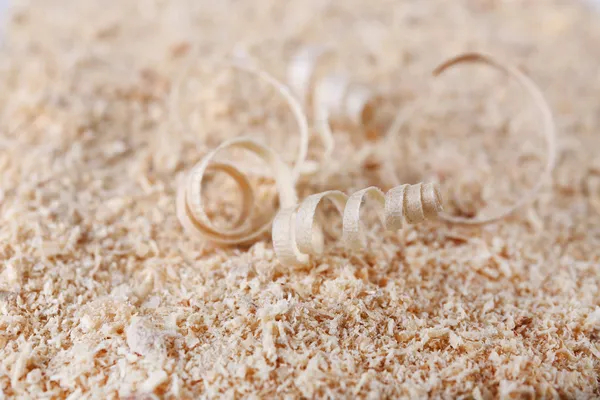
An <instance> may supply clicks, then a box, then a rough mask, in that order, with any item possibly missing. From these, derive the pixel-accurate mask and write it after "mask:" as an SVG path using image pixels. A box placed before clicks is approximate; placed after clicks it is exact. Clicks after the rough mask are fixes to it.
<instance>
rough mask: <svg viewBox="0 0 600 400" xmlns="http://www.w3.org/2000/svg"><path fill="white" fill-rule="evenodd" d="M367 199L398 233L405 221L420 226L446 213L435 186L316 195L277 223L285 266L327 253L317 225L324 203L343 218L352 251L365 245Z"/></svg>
mask: <svg viewBox="0 0 600 400" xmlns="http://www.w3.org/2000/svg"><path fill="white" fill-rule="evenodd" d="M366 197H371V198H373V199H374V200H375V201H376V203H377V205H378V206H380V207H381V208H383V209H384V215H383V220H384V224H385V227H386V229H388V230H392V231H397V230H398V229H400V228H402V225H403V222H404V221H406V222H408V223H410V224H416V223H420V222H423V221H425V220H428V219H435V218H436V217H437V216H438V213H439V212H440V211H441V210H442V204H441V203H442V201H441V196H440V193H439V189H438V188H437V187H436V186H435V185H433V184H422V183H419V184H417V185H401V186H397V187H395V188H393V189H391V190H390V191H388V192H387V193H385V194H384V193H383V192H382V191H381V189H379V188H377V187H374V186H372V187H369V188H366V189H363V190H359V191H358V192H356V193H353V194H352V195H351V196H347V195H345V194H344V193H342V192H340V191H337V190H329V191H326V192H322V193H318V194H313V195H310V196H308V197H307V198H306V199H304V200H303V201H302V202H301V203H300V205H297V206H294V207H291V208H283V209H282V210H281V211H280V212H279V213H278V214H277V216H276V217H275V220H274V222H273V234H272V236H273V250H274V251H275V254H276V255H277V258H279V261H281V262H282V263H283V264H287V265H303V264H307V263H308V260H309V259H308V255H311V254H320V253H322V251H323V234H322V232H321V231H320V228H319V226H318V224H317V222H316V213H317V207H318V206H319V203H320V202H321V201H322V200H325V199H328V200H330V201H332V202H333V204H334V205H335V207H336V208H337V211H338V212H339V213H340V214H342V215H343V225H342V234H343V241H344V243H345V244H346V246H347V247H349V248H350V249H351V250H360V249H361V248H362V247H363V246H364V243H363V238H362V231H363V229H362V227H361V208H362V207H363V205H364V204H365V199H366Z"/></svg>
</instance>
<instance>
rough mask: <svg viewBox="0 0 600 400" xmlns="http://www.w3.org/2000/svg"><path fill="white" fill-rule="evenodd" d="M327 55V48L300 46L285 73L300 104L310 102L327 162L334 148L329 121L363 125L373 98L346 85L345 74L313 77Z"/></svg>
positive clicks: (368, 91) (362, 88)
mask: <svg viewBox="0 0 600 400" xmlns="http://www.w3.org/2000/svg"><path fill="white" fill-rule="evenodd" d="M328 54H330V49H329V47H327V46H307V47H304V48H302V49H300V50H299V51H298V52H297V53H296V55H295V56H294V57H293V58H292V61H291V62H290V64H289V66H288V71H287V80H288V84H289V86H290V87H291V88H292V90H293V91H294V93H295V94H296V95H297V96H298V97H299V99H300V101H302V102H303V103H305V104H307V105H310V104H311V103H312V106H313V113H314V116H315V118H316V123H317V128H318V130H317V132H318V134H319V136H320V139H321V141H322V142H323V146H324V148H325V149H324V154H323V157H322V159H328V157H330V156H331V154H332V153H333V148H334V139H333V134H332V132H331V127H330V125H329V120H330V118H338V119H339V118H347V119H348V120H350V121H351V122H352V123H354V124H357V125H358V124H364V123H365V119H366V118H365V116H366V115H367V110H368V108H369V106H370V105H371V104H372V102H373V101H374V99H375V98H376V97H377V96H376V95H375V93H374V92H373V91H372V90H371V89H369V88H368V87H366V86H364V85H359V84H356V83H352V82H350V80H349V79H348V77H347V76H345V75H341V74H329V75H326V76H324V77H318V76H316V74H315V70H316V68H317V66H318V64H319V61H320V60H321V59H322V58H323V57H324V56H325V55H328Z"/></svg>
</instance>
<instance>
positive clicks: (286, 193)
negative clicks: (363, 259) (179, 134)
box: [172, 48, 556, 265]
mask: <svg viewBox="0 0 600 400" xmlns="http://www.w3.org/2000/svg"><path fill="white" fill-rule="evenodd" d="M323 52H324V50H320V49H315V48H309V49H305V50H303V52H301V53H299V55H298V56H297V57H296V59H295V60H294V62H293V63H292V66H291V69H290V71H289V77H290V79H291V82H292V83H293V84H294V85H293V88H294V90H295V91H296V93H297V94H298V95H299V96H300V98H302V99H303V100H306V98H307V96H308V95H309V92H308V90H309V88H310V87H311V80H312V71H313V69H314V66H315V64H316V60H317V59H318V57H319V56H320V55H322V54H323ZM464 62H482V63H485V64H488V65H491V66H493V67H495V68H498V69H500V70H502V71H505V72H507V73H508V74H510V75H511V76H513V77H514V78H516V79H517V80H518V81H519V82H520V83H521V85H522V86H523V87H524V88H525V89H526V90H527V91H528V93H529V94H530V95H531V96H532V97H533V99H534V101H535V103H536V105H537V107H538V109H539V110H540V113H541V115H542V122H543V127H544V133H545V137H546V141H547V148H548V153H549V155H548V160H547V164H546V167H545V169H544V172H543V176H542V179H540V180H539V181H538V182H537V183H536V185H535V187H534V188H532V189H531V190H530V191H529V192H528V193H527V195H526V196H524V197H522V198H521V199H520V200H519V201H517V202H516V203H515V204H514V205H513V206H512V207H509V208H507V209H505V210H502V211H501V212H500V213H498V214H497V215H495V216H493V217H489V218H481V219H466V218H460V217H453V216H450V215H447V214H444V213H443V211H442V199H441V196H440V193H439V188H438V186H437V185H435V184H423V183H419V184H416V185H400V186H396V187H394V188H393V189H391V190H390V191H388V192H387V193H383V192H382V191H381V190H380V189H379V188H376V187H369V188H366V189H363V190H360V191H358V192H356V193H353V194H352V195H350V196H348V195H346V194H344V193H342V192H340V191H337V190H331V191H326V192H322V193H317V194H313V195H311V196H308V197H307V198H306V199H304V201H302V202H301V203H300V204H298V201H297V195H296V189H295V186H296V182H297V180H298V178H299V176H301V175H303V174H308V173H312V172H314V171H315V170H316V167H318V165H317V164H314V163H313V164H310V163H309V162H308V161H307V160H306V155H307V147H308V124H307V120H306V117H305V115H304V113H303V111H302V107H301V106H300V103H299V102H298V100H296V98H295V97H294V96H293V95H292V94H291V93H290V91H289V90H288V89H287V88H286V86H284V85H283V84H281V83H280V82H278V81H277V80H276V79H275V78H273V77H272V76H271V75H269V74H267V73H266V72H264V71H262V70H259V69H257V68H255V67H250V66H247V65H237V64H234V65H231V66H233V67H235V68H237V69H239V70H241V71H246V72H249V73H251V74H253V75H254V76H257V77H259V78H261V79H263V80H264V81H265V82H267V83H268V84H269V85H271V86H272V87H273V88H275V89H276V90H277V91H278V93H279V94H280V95H281V96H282V97H283V98H284V99H285V101H286V102H287V103H288V105H289V106H290V108H291V109H292V111H293V113H294V116H295V118H296V121H297V123H298V126H299V131H300V148H299V150H298V156H297V159H296V161H295V164H294V166H293V168H290V167H289V166H288V165H287V164H286V163H285V162H284V161H283V160H282V159H281V158H280V157H279V155H278V154H277V153H276V152H275V151H274V150H273V149H271V148H270V147H268V146H265V145H263V144H261V143H259V142H257V141H256V140H254V139H251V138H247V137H241V138H236V139H232V140H228V141H226V142H224V143H222V144H221V145H220V146H218V147H217V148H216V149H215V150H213V151H212V152H210V153H209V154H207V155H206V156H205V157H204V158H203V159H202V160H201V161H200V162H198V164H196V166H194V167H193V168H192V170H191V171H190V172H189V173H188V174H187V176H186V178H185V180H184V182H183V184H182V185H181V186H180V187H179V191H178V196H177V215H178V218H179V220H180V222H181V224H182V225H183V226H184V228H185V229H186V231H187V232H189V233H191V234H194V235H200V236H202V237H205V238H208V239H210V240H212V241H214V242H218V243H223V244H240V243H248V242H251V241H252V240H254V239H256V238H257V236H259V235H260V234H262V233H263V232H265V231H266V230H268V229H269V227H270V225H271V222H273V229H272V239H273V248H274V250H275V254H276V256H277V257H278V258H279V260H280V261H281V263H283V264H287V265H304V264H307V263H308V262H309V260H310V256H311V255H315V254H319V253H321V252H322V251H323V246H324V235H323V232H322V230H321V228H320V226H319V223H318V221H317V220H316V214H317V210H318V207H319V205H320V204H321V202H322V200H325V199H327V200H329V201H331V202H332V203H333V204H334V206H335V207H336V209H337V210H338V212H339V213H340V214H341V215H342V241H343V242H344V244H345V245H346V246H347V247H348V248H350V249H359V248H360V247H362V245H363V236H362V233H361V231H362V227H361V209H362V206H363V204H364V202H365V199H366V198H367V197H370V198H372V199H373V200H374V201H375V203H376V204H377V205H379V207H381V208H382V209H383V216H382V222H383V224H384V225H385V227H386V229H388V230H398V229H400V228H401V227H402V226H403V223H404V222H406V223H409V224H416V223H420V222H423V221H426V220H431V219H435V218H438V217H440V218H442V219H443V220H445V221H448V222H451V223H460V224H484V223H489V222H493V221H497V220H499V219H501V218H504V217H505V216H506V215H508V214H510V213H512V212H514V211H515V210H516V209H518V208H519V207H521V206H523V205H524V204H526V203H528V202H530V201H532V198H533V197H534V195H535V194H536V193H537V191H539V189H540V187H541V185H542V184H543V183H544V181H545V180H546V179H547V178H548V175H550V173H551V172H552V168H553V166H554V162H555V152H556V144H555V130H554V124H553V121H552V114H551V112H550V110H549V107H548V105H547V104H546V101H545V99H544V97H543V96H542V94H541V93H540V91H539V90H538V89H537V87H536V86H535V84H533V82H531V80H529V78H527V77H526V76H525V75H523V74H522V73H521V72H520V71H518V70H517V69H515V68H511V67H507V66H505V65H503V64H501V63H499V62H498V61H495V60H494V59H492V58H491V57H489V56H484V55H481V54H475V53H469V54H463V55H460V56H458V57H455V58H453V59H451V60H448V61H446V62H445V63H443V64H442V65H440V66H439V67H438V68H436V69H435V71H434V75H439V74H441V73H442V72H443V71H445V70H446V69H448V68H449V67H451V66H453V65H456V64H459V63H464ZM347 86H348V85H347V81H345V80H344V79H342V78H339V77H330V78H327V79H325V80H324V81H322V82H321V83H320V84H318V85H317V87H316V90H315V95H314V96H315V99H314V102H315V104H316V106H315V111H316V113H317V116H318V117H319V118H323V119H322V120H320V121H321V122H322V126H321V130H320V132H321V133H320V134H321V136H322V138H323V139H324V142H325V143H326V148H327V154H328V155H330V154H331V152H332V151H333V147H334V141H333V138H332V135H331V130H330V129H329V123H328V119H329V115H330V113H331V112H335V113H339V112H340V111H341V110H342V108H340V105H341V104H343V100H344V101H346V103H345V104H348V99H349V98H351V97H352V96H350V95H349V92H348V91H347V90H346V88H347ZM365 93H366V92H365ZM172 96H173V100H174V99H176V98H177V96H178V88H177V87H176V88H175V89H174V90H173V93H172ZM349 96H350V97H349ZM361 97H364V98H366V97H368V96H367V95H366V94H362V95H360V96H359V95H358V94H357V95H356V96H355V99H357V100H354V101H355V102H356V104H362V100H360V98H361ZM353 107H354V108H352V107H350V108H348V107H346V110H349V109H359V108H360V107H359V106H353ZM402 118H404V117H399V118H398V119H397V121H402ZM399 125H400V123H396V124H394V126H393V128H392V129H391V130H390V133H389V134H388V138H389V137H391V136H390V135H393V134H395V129H396V130H397V129H398V128H399ZM230 148H239V149H244V150H246V151H249V152H252V153H254V154H256V155H257V156H259V157H260V158H261V159H262V160H263V161H264V162H265V163H266V164H267V165H268V166H269V167H270V169H271V171H272V173H273V176H274V178H275V184H276V186H277V190H278V196H279V207H280V209H279V211H278V210H277V209H275V210H269V207H261V208H260V209H259V210H258V212H260V211H262V212H263V214H259V216H258V217H254V218H253V216H254V213H255V212H257V208H258V207H256V205H255V202H254V192H253V189H252V186H251V184H250V182H249V180H248V178H247V176H246V175H245V174H244V173H243V172H242V171H240V170H239V169H238V168H237V167H236V166H235V165H233V164H230V163H227V162H217V161H213V159H214V157H215V156H216V155H217V154H218V153H220V152H222V151H224V150H226V149H230ZM325 159H327V158H325ZM208 171H220V172H223V173H225V174H227V175H229V176H230V177H231V178H232V179H234V181H235V182H236V183H237V184H238V186H239V187H240V189H241V193H242V210H241V212H240V214H239V216H238V218H237V219H236V220H235V221H233V223H232V224H231V226H230V227H228V228H227V229H224V228H222V229H221V228H218V227H216V226H215V225H214V224H213V223H212V222H211V221H210V219H209V217H208V215H207V214H206V212H205V210H204V204H203V200H202V186H203V179H204V175H205V173H206V172H208ZM265 209H266V210H265Z"/></svg>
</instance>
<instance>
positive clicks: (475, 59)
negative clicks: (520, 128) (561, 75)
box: [386, 53, 556, 225]
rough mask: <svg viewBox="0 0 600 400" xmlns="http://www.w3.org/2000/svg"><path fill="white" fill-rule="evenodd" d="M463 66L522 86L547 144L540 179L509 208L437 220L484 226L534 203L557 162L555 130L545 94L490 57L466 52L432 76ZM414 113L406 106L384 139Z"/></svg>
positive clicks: (390, 138) (391, 136)
mask: <svg viewBox="0 0 600 400" xmlns="http://www.w3.org/2000/svg"><path fill="white" fill-rule="evenodd" d="M465 63H481V64H484V65H488V66H491V67H493V68H495V69H497V70H499V71H500V72H503V73H506V74H508V75H509V76H510V77H511V78H513V79H515V80H516V81H517V82H518V83H519V84H520V85H521V87H523V88H524V89H525V91H526V92H527V94H528V95H529V96H530V97H531V99H532V100H533V103H534V105H535V106H536V108H537V109H538V112H539V115H540V122H541V131H542V134H543V137H544V139H545V141H546V153H547V155H546V162H545V165H544V168H543V170H542V172H541V173H540V176H539V178H538V179H537V180H536V183H535V184H534V185H533V187H531V188H530V189H529V190H527V191H526V192H525V193H523V194H521V195H520V196H519V198H518V199H517V200H516V201H515V202H514V203H513V204H512V205H510V206H508V207H505V208H502V209H500V210H497V211H496V212H495V213H493V214H492V215H491V216H489V217H476V218H463V217H457V216H453V215H449V214H446V213H440V215H439V217H440V219H442V220H444V221H446V222H450V223H453V224H462V225H485V224H489V223H493V222H496V221H499V220H502V219H504V218H506V217H507V216H509V215H511V214H513V213H514V212H516V211H517V210H519V209H520V208H522V207H524V206H526V205H527V204H530V203H532V202H533V201H534V200H535V198H536V196H537V194H538V192H539V191H540V190H541V188H542V187H543V185H544V184H546V183H547V182H548V181H549V180H550V178H551V176H552V171H553V169H554V164H555V163H556V127H555V125H554V119H553V117H552V111H551V110H550V106H549V105H548V103H547V101H546V99H545V98H544V95H543V94H542V92H541V91H540V89H539V88H538V87H537V85H536V84H535V83H534V82H533V81H532V80H531V79H530V78H528V77H527V76H526V75H525V74H523V73H522V72H521V71H520V70H519V69H517V68H515V67H512V66H509V65H506V64H504V63H502V62H500V61H498V60H496V59H495V58H493V57H491V56H489V55H484V54H479V53H465V54H461V55H458V56H456V57H453V58H451V59H449V60H447V61H445V62H444V63H442V64H441V65H439V66H438V67H437V68H435V69H434V71H433V76H438V75H440V74H442V73H443V72H445V71H446V70H448V69H449V68H450V67H453V66H456V65H459V64H465ZM414 111H416V110H415V105H413V107H412V108H411V107H408V108H406V109H404V110H402V111H401V112H400V113H399V114H398V116H397V117H396V120H395V121H394V123H393V124H392V126H391V128H390V129H389V131H388V133H387V135H386V136H387V138H386V139H387V141H388V142H390V141H395V138H396V137H397V133H398V131H399V129H400V127H401V126H402V124H403V123H404V122H405V121H406V118H407V116H409V115H411V113H412V112H414ZM386 147H387V148H388V149H393V148H397V147H395V145H394V144H390V143H386Z"/></svg>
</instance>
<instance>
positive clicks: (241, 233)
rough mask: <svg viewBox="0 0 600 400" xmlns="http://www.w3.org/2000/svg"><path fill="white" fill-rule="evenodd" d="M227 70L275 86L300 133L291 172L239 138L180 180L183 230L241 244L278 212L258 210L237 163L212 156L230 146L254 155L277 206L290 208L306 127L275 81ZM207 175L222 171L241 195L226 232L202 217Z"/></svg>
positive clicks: (293, 102) (264, 75)
mask: <svg viewBox="0 0 600 400" xmlns="http://www.w3.org/2000/svg"><path fill="white" fill-rule="evenodd" d="M228 66H230V67H234V68H237V69H239V70H242V71H246V72H249V73H251V74H253V75H255V76H258V77H259V78H261V79H263V80H264V81H266V82H267V83H269V84H270V85H271V86H272V87H274V88H275V89H276V90H277V92H278V93H279V94H280V95H281V96H282V97H283V98H284V100H285V101H286V102H287V103H288V105H289V106H290V108H291V109H292V112H293V113H294V116H295V118H296V121H297V123H298V126H299V129H300V149H299V151H298V156H297V159H296V162H295V165H294V168H293V169H291V168H290V167H289V166H288V165H287V164H286V163H285V162H284V161H283V160H282V159H281V157H280V156H279V155H278V154H277V152H275V151H274V150H273V149H271V148H270V147H267V146H265V145H263V144H261V143H260V142H258V141H256V140H254V139H251V138H246V137H240V138H235V139H231V140H228V141H226V142H224V143H222V144H221V145H220V146H218V147H217V148H216V149H214V150H213V151H211V152H210V153H208V154H207V155H206V156H204V158H203V159H202V160H200V161H199V162H198V163H197V164H196V165H195V166H194V167H193V168H192V170H191V171H190V172H189V173H188V174H187V175H186V177H185V179H184V181H183V182H182V184H181V185H180V186H179V189H178V195H177V217H178V219H179V221H180V223H181V225H182V226H183V227H184V229H185V230H186V232H188V233H189V234H192V235H196V236H201V237H204V238H207V239H209V240H211V241H213V242H217V243H222V244H243V243H248V242H250V241H252V240H253V239H255V238H256V237H257V236H259V235H260V234H262V233H263V232H265V231H266V230H268V229H269V227H270V225H271V221H272V220H273V218H274V216H275V213H276V211H277V210H276V209H275V210H267V212H264V211H265V210H264V207H262V208H261V209H260V210H258V209H257V207H256V205H255V202H254V197H255V196H254V191H253V189H252V186H251V184H250V181H249V180H248V178H247V176H246V174H244V173H243V172H242V171H241V170H239V169H238V168H237V167H236V166H235V165H233V164H230V163H223V162H217V161H214V158H215V157H216V156H217V155H218V154H219V153H221V152H223V151H225V150H227V149H232V148H238V149H242V150H245V151H248V152H251V153H253V154H255V155H257V156H258V157H259V158H260V159H261V160H262V161H264V162H265V163H266V164H267V166H268V167H269V169H270V170H271V171H272V173H273V176H274V178H275V185H276V186H277V193H278V196H279V204H280V206H281V207H290V206H293V205H294V204H296V203H297V196H296V189H295V185H296V180H297V177H298V176H299V174H300V171H302V169H303V168H305V163H306V154H307V150H308V123H307V121H306V117H305V115H304V113H303V111H302V107H301V106H300V104H299V103H298V101H297V100H296V99H295V98H294V97H293V96H292V95H291V93H290V92H289V90H288V89H287V88H286V87H285V86H284V85H283V84H281V83H279V82H278V81H277V80H276V79H275V78H273V77H272V76H271V75H269V74H267V73H266V72H264V71H261V70H258V69H255V68H253V67H248V66H243V65H239V64H228ZM173 93H174V95H177V94H178V90H175V91H174V92H173ZM207 172H222V173H225V174H227V175H228V176H230V177H231V178H232V179H233V180H234V181H235V182H236V183H237V185H238V187H239V188H240V191H241V193H242V209H241V212H240V213H239V214H238V218H236V219H235V220H234V221H233V222H232V223H231V224H230V226H229V227H227V228H219V227H217V226H215V225H214V224H213V222H212V221H211V220H210V218H209V217H208V215H207V214H206V211H205V208H204V201H203V198H202V188H203V181H204V176H205V174H206V173H207ZM259 211H262V213H259Z"/></svg>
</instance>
